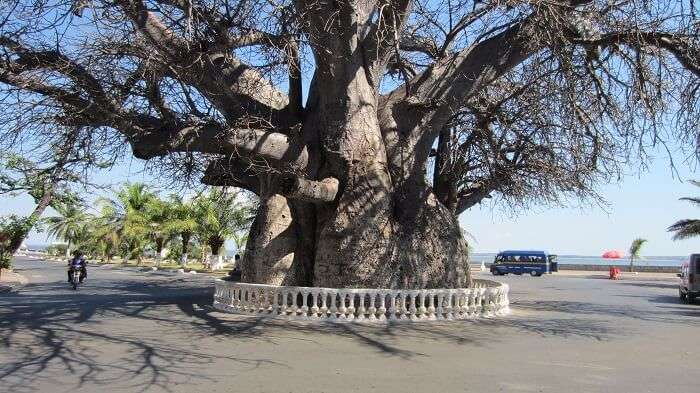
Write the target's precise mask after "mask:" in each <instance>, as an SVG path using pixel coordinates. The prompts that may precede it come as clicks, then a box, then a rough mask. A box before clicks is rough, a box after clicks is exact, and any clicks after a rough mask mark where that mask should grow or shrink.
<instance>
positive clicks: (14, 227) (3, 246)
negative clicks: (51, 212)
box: [0, 215, 32, 269]
mask: <svg viewBox="0 0 700 393" xmlns="http://www.w3.org/2000/svg"><path fill="white" fill-rule="evenodd" d="M31 227H32V225H31V223H30V220H29V219H28V218H26V217H18V216H15V215H9V216H2V217H0V269H9V268H10V267H11V266H12V253H13V251H14V248H16V247H19V245H20V244H21V243H22V239H24V236H25V235H26V234H27V232H29V230H30V229H31Z"/></svg>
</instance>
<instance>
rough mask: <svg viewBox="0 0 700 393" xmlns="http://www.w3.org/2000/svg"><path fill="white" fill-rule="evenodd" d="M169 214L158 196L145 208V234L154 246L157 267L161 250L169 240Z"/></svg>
mask: <svg viewBox="0 0 700 393" xmlns="http://www.w3.org/2000/svg"><path fill="white" fill-rule="evenodd" d="M171 212H172V210H171V209H170V206H169V204H168V202H166V201H164V200H162V199H160V198H158V196H154V197H153V198H152V199H151V200H150V201H149V202H148V203H147V204H146V207H145V212H144V213H145V214H144V216H145V218H146V232H147V233H148V237H149V238H150V239H151V241H152V242H153V245H154V246H155V252H156V265H157V266H160V262H161V254H162V252H163V248H164V247H165V245H166V244H167V242H168V240H169V236H170V234H169V233H168V225H169V222H170V219H171V216H170V214H171Z"/></svg>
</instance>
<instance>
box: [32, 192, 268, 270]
mask: <svg viewBox="0 0 700 393" xmlns="http://www.w3.org/2000/svg"><path fill="white" fill-rule="evenodd" d="M254 209H255V202H254V201H253V199H251V198H250V197H249V196H248V195H246V194H244V193H243V192H242V191H240V190H237V189H233V188H227V189H211V190H209V191H208V192H205V193H202V194H199V195H196V196H195V197H193V198H190V199H186V198H183V197H181V196H178V195H170V196H168V197H167V198H163V197H161V196H160V195H159V193H158V192H157V191H155V190H153V189H151V188H149V187H148V186H147V185H145V184H142V183H133V184H125V185H124V186H122V188H121V189H120V190H119V191H117V192H116V193H115V195H114V197H113V198H100V199H98V200H97V201H96V202H95V205H94V208H93V209H91V208H88V207H87V206H86V204H85V203H84V202H72V203H64V204H60V205H57V206H56V207H55V210H56V211H57V213H58V214H57V215H55V216H50V217H46V218H44V219H43V220H42V224H43V227H44V229H45V230H46V231H47V233H48V235H49V236H51V237H54V238H56V239H58V240H60V241H63V242H65V246H64V247H62V248H61V251H63V252H65V254H66V255H69V254H70V253H71V251H73V250H76V249H80V250H81V251H82V252H84V253H86V254H88V255H90V256H91V257H95V258H100V259H102V260H104V261H107V262H109V261H111V260H112V259H113V258H114V257H115V256H119V257H121V259H122V260H129V259H135V260H136V261H137V263H139V264H140V263H141V262H142V260H143V258H144V256H145V255H146V254H147V253H148V252H150V254H153V255H154V257H155V260H156V263H157V264H160V263H161V261H162V252H163V250H164V249H166V248H167V249H168V250H169V254H168V255H167V257H168V258H170V259H172V260H177V261H179V262H180V263H181V264H183V265H185V264H187V263H188V261H189V260H190V257H192V256H193V255H192V251H193V250H197V255H195V257H199V258H201V260H202V261H205V258H206V257H207V256H209V255H220V253H221V252H222V251H223V246H224V243H225V242H226V241H227V240H229V239H231V240H233V241H234V242H235V244H236V247H237V249H239V250H240V249H243V248H244V247H245V243H246V240H247V233H248V229H249V227H250V224H251V222H252V219H253V214H254V212H255V210H254ZM56 248H57V247H53V249H54V251H55V250H56Z"/></svg>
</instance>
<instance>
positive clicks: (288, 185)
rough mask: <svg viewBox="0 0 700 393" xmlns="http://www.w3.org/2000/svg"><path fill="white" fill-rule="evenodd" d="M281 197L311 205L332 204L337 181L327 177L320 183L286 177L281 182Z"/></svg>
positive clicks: (335, 193) (336, 190)
mask: <svg viewBox="0 0 700 393" xmlns="http://www.w3.org/2000/svg"><path fill="white" fill-rule="evenodd" d="M281 188H282V189H281V193H282V195H284V196H286V197H287V198H290V199H298V200H301V201H306V202H313V203H326V202H333V201H334V200H335V197H336V195H337V194H338V179H336V178H334V177H328V178H325V179H323V180H321V181H315V180H308V179H304V178H301V177H287V178H285V179H283V180H282V186H281Z"/></svg>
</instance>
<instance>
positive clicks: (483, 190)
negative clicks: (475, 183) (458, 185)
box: [457, 185, 495, 215]
mask: <svg viewBox="0 0 700 393" xmlns="http://www.w3.org/2000/svg"><path fill="white" fill-rule="evenodd" d="M494 190H495V187H487V186H485V185H482V186H480V187H477V188H474V189H471V190H470V192H469V193H467V194H464V195H462V196H461V197H460V198H459V201H458V202H457V215H460V214H462V213H464V212H465V211H466V210H467V209H469V208H471V207H472V206H474V205H476V204H477V203H481V201H483V200H484V199H487V198H491V192H493V191H494Z"/></svg>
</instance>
